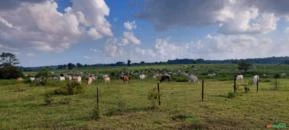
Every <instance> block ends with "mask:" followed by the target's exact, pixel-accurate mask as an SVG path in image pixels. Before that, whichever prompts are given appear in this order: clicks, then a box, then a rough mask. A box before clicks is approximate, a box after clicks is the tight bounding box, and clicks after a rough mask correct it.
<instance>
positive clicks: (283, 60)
mask: <svg viewBox="0 0 289 130" xmlns="http://www.w3.org/2000/svg"><path fill="white" fill-rule="evenodd" d="M241 61H246V62H248V63H250V64H289V57H287V56H285V57H268V58H251V59H228V60H204V59H175V60H168V61H166V62H165V61H164V62H149V63H146V62H144V61H141V62H139V63H131V61H130V60H128V61H127V62H122V61H119V62H116V63H112V64H91V65H88V64H81V63H76V64H73V63H68V64H63V65H51V66H41V67H21V68H22V69H23V70H24V71H37V70H40V69H42V68H47V67H48V68H50V69H73V68H90V67H105V66H139V65H163V64H237V63H239V62H241Z"/></svg>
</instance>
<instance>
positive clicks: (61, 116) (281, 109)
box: [0, 79, 289, 130]
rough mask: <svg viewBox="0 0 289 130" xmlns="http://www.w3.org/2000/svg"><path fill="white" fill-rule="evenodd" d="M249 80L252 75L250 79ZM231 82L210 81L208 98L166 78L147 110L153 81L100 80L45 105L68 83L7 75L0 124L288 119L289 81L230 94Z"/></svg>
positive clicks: (248, 123) (237, 123) (235, 124)
mask: <svg viewBox="0 0 289 130" xmlns="http://www.w3.org/2000/svg"><path fill="white" fill-rule="evenodd" d="M247 80H248V79H247ZM232 84H233V82H232V81H230V80H228V81H218V80H206V82H205V99H204V102H201V85H200V83H199V84H198V85H194V86H193V85H192V84H190V83H187V82H165V83H162V84H161V86H160V88H161V106H159V107H158V108H157V109H149V107H150V106H151V104H150V101H149V100H148V98H147V95H148V92H149V91H150V90H151V89H152V88H154V87H156V81H155V80H145V81H139V80H132V81H131V82H130V83H129V84H123V83H122V82H121V81H119V80H113V81H112V82H111V83H110V84H104V83H102V81H97V82H96V83H94V84H93V85H92V86H90V87H86V86H85V85H84V87H85V92H84V93H81V94H78V95H72V96H59V95H54V96H53V97H52V98H53V101H52V104H50V105H44V95H45V93H47V92H49V91H53V90H55V89H56V88H59V87H60V86H64V85H65V83H58V84H57V85H53V86H45V87H30V86H29V85H28V84H24V83H16V81H13V80H9V81H5V80H2V81H0V129H3V130H4V129H46V128H48V129H55V128H57V129H64V128H75V129H125V130H127V129H150V130H151V129H155V130H159V129H172V130H174V129H199V128H201V129H216V128H219V129H225V128H226V129H235V128H260V129H263V128H264V126H265V125H266V124H270V123H274V122H283V123H287V127H288V124H289V109H288V108H289V80H288V79H281V80H279V89H278V90H274V89H273V88H274V87H273V86H274V79H268V80H267V81H266V82H261V83H260V89H259V92H258V93H256V87H255V86H250V89H251V90H250V92H248V93H244V92H243V90H240V92H239V94H240V95H238V96H237V97H234V98H227V95H228V92H232V91H233V89H232ZM96 87H99V91H100V115H101V117H100V119H98V120H92V119H91V118H90V117H91V115H92V110H93V108H95V106H96Z"/></svg>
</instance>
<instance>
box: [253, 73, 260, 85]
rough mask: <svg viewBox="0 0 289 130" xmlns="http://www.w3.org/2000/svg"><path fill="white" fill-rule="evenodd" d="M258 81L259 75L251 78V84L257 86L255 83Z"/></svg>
mask: <svg viewBox="0 0 289 130" xmlns="http://www.w3.org/2000/svg"><path fill="white" fill-rule="evenodd" d="M259 80H260V78H259V75H254V76H253V84H255V85H256V84H257V82H258V81H259Z"/></svg>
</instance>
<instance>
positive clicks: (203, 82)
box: [202, 80, 205, 102]
mask: <svg viewBox="0 0 289 130" xmlns="http://www.w3.org/2000/svg"><path fill="white" fill-rule="evenodd" d="M204 84H205V81H204V80H202V102H203V101H204V87H205V85H204Z"/></svg>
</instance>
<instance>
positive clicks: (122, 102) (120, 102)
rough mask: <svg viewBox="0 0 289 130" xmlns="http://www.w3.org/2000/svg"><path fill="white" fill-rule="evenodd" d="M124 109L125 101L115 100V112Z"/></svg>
mask: <svg viewBox="0 0 289 130" xmlns="http://www.w3.org/2000/svg"><path fill="white" fill-rule="evenodd" d="M125 109H126V104H125V101H123V100H122V99H119V101H118V102H117V112H120V113H122V112H125Z"/></svg>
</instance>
